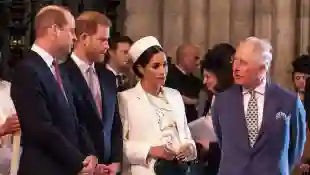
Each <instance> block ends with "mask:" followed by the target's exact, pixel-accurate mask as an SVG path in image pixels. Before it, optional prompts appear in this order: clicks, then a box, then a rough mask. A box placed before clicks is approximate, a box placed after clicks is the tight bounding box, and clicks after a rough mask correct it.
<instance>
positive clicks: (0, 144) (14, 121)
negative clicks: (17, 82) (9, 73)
mask: <svg viewBox="0 0 310 175" xmlns="http://www.w3.org/2000/svg"><path fill="white" fill-rule="evenodd" d="M10 88H11V84H10V83H9V82H7V81H4V80H1V79H0V99H1V100H0V174H1V175H8V174H11V175H15V174H16V173H17V167H18V160H16V159H18V158H19V153H17V154H16V156H15V159H14V162H12V151H13V150H12V149H13V145H12V142H13V140H12V139H13V136H12V134H14V133H16V132H17V131H19V130H20V126H19V122H18V118H17V115H16V112H15V108H14V104H13V102H12V100H11V97H10ZM17 140H18V141H19V137H18V138H17ZM14 141H15V142H16V139H15V140H14ZM15 144H16V143H15ZM17 144H18V143H17ZM17 146H18V147H19V144H18V145H17ZM11 163H13V164H14V165H12V164H11ZM11 168H13V170H12V169H11Z"/></svg>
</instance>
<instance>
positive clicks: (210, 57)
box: [201, 43, 236, 92]
mask: <svg viewBox="0 0 310 175" xmlns="http://www.w3.org/2000/svg"><path fill="white" fill-rule="evenodd" d="M235 52H236V50H235V48H234V47H233V46H231V45H230V44H227V43H220V44H217V45H215V46H214V47H213V48H212V49H209V50H208V52H207V53H206V55H205V56H204V59H203V61H202V64H201V69H202V71H203V70H206V71H208V72H212V73H213V74H214V75H215V77H216V79H217V84H216V86H215V91H216V92H222V91H225V90H226V89H227V88H229V87H230V86H231V85H232V84H233V82H234V79H233V71H232V57H233V55H234V54H235Z"/></svg>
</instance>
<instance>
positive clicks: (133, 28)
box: [124, 0, 162, 40]
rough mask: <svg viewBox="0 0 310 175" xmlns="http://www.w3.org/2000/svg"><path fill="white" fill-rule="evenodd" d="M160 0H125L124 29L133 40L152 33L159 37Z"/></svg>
mask: <svg viewBox="0 0 310 175" xmlns="http://www.w3.org/2000/svg"><path fill="white" fill-rule="evenodd" d="M160 2H161V0H127V1H126V11H127V17H126V19H125V24H124V31H125V35H128V36H129V37H131V38H132V39H133V40H137V39H140V38H141V37H144V36H148V35H152V36H154V37H156V38H158V39H161V27H162V26H161V21H160V20H161V19H160V18H159V16H160V11H159V7H160Z"/></svg>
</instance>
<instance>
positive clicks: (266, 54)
mask: <svg viewBox="0 0 310 175" xmlns="http://www.w3.org/2000/svg"><path fill="white" fill-rule="evenodd" d="M245 42H250V43H252V44H253V47H254V48H253V52H255V53H257V54H261V58H262V59H263V62H264V64H265V65H266V69H267V71H268V70H269V68H270V66H271V62H272V46H271V44H270V42H269V41H267V40H265V39H260V38H257V37H254V36H251V37H248V38H246V39H245Z"/></svg>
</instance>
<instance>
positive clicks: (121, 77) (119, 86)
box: [116, 74, 125, 92]
mask: <svg viewBox="0 0 310 175" xmlns="http://www.w3.org/2000/svg"><path fill="white" fill-rule="evenodd" d="M124 80H125V76H124V75H119V74H118V75H116V82H117V91H118V92H121V91H123V90H124Z"/></svg>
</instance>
